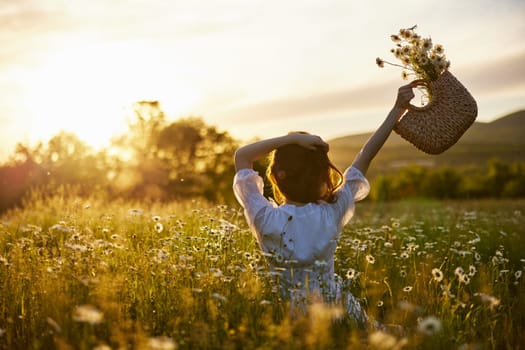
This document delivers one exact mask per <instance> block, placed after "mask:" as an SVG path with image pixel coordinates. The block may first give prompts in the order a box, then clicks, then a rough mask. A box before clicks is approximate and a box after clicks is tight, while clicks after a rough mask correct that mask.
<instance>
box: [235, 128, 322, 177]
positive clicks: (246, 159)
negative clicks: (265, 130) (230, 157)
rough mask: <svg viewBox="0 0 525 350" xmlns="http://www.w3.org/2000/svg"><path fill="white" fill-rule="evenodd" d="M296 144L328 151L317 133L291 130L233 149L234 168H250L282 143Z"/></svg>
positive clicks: (282, 144)
mask: <svg viewBox="0 0 525 350" xmlns="http://www.w3.org/2000/svg"><path fill="white" fill-rule="evenodd" d="M289 144H297V145H299V146H302V147H305V148H308V149H313V150H315V149H322V150H323V151H325V152H328V144H327V143H326V142H324V141H323V139H322V138H320V137H319V136H317V135H311V134H307V133H303V132H292V133H289V134H288V135H284V136H280V137H275V138H271V139H267V140H262V141H257V142H254V143H251V144H249V145H246V146H242V147H241V148H239V149H238V150H237V151H235V156H234V163H235V169H236V170H237V171H239V170H240V169H245V168H252V166H253V162H254V161H255V160H257V159H258V158H260V157H262V156H263V155H265V154H268V153H269V152H271V151H273V150H274V149H277V148H279V147H281V146H284V145H289Z"/></svg>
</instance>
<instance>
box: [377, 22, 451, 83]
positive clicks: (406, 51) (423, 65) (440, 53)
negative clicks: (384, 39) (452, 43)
mask: <svg viewBox="0 0 525 350" xmlns="http://www.w3.org/2000/svg"><path fill="white" fill-rule="evenodd" d="M415 29H416V26H413V27H412V28H408V29H401V30H399V34H393V35H391V36H390V39H392V41H393V42H394V43H395V44H396V47H395V48H393V49H391V50H390V52H392V54H393V55H394V56H395V57H396V58H397V59H398V60H400V61H401V63H402V65H399V64H396V63H391V62H388V61H385V60H383V59H381V58H379V57H378V58H376V64H377V65H378V66H379V67H384V65H385V63H386V64H389V65H392V66H398V67H401V68H403V71H402V72H401V76H402V77H403V79H407V78H408V77H409V76H410V75H414V76H415V77H416V78H417V79H422V80H424V81H427V82H431V81H434V80H437V78H438V77H439V76H440V75H441V73H443V72H444V71H445V70H447V69H448V68H449V67H450V61H447V59H446V57H445V49H444V48H443V46H442V45H440V44H436V45H434V44H433V43H432V39H431V38H430V37H428V38H422V37H421V36H420V35H419V34H417V33H416V32H415Z"/></svg>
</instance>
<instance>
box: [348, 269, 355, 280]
mask: <svg viewBox="0 0 525 350" xmlns="http://www.w3.org/2000/svg"><path fill="white" fill-rule="evenodd" d="M356 275H357V273H356V271H355V270H354V269H352V268H349V269H348V271H346V278H347V279H349V280H352V279H354V278H355V276H356Z"/></svg>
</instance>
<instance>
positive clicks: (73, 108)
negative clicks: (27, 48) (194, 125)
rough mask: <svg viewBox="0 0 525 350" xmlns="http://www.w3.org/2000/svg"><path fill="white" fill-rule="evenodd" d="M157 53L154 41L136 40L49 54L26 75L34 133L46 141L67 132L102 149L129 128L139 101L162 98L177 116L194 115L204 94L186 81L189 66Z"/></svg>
mask: <svg viewBox="0 0 525 350" xmlns="http://www.w3.org/2000/svg"><path fill="white" fill-rule="evenodd" d="M157 51H158V50H157V49H156V48H155V47H153V46H151V44H146V43H143V42H133V41H130V42H126V43H116V44H111V45H110V44H93V45H85V46H79V47H68V48H66V49H63V50H62V51H59V52H54V53H53V54H49V55H47V56H46V57H45V58H44V59H43V60H42V61H41V62H40V64H39V65H38V68H37V69H36V71H35V72H34V74H33V75H32V76H30V77H29V76H26V77H25V78H26V79H25V82H24V83H25V84H27V86H28V88H27V91H28V92H27V94H26V95H25V96H24V101H23V104H22V105H23V106H24V107H23V108H25V109H26V113H27V115H28V116H30V120H31V124H30V126H29V128H28V130H27V132H28V137H29V138H30V139H31V140H32V141H36V140H41V139H44V140H46V139H48V138H50V137H52V136H53V135H55V134H57V133H58V132H59V131H60V130H65V131H68V132H73V133H75V134H76V135H77V136H78V137H79V138H80V139H81V140H82V141H84V142H86V143H87V144H88V145H90V146H92V147H94V148H100V147H103V146H106V145H108V144H109V142H110V140H111V138H112V137H113V136H115V135H117V134H120V133H122V132H125V130H126V128H127V122H128V121H129V117H130V107H131V106H132V104H133V102H136V101H139V100H145V99H147V100H158V101H160V103H161V106H162V107H163V108H165V107H166V106H167V107H168V109H173V110H174V112H175V113H177V116H180V115H184V114H189V113H191V109H192V108H193V107H194V106H195V104H196V103H197V102H198V100H199V99H200V94H199V93H198V91H197V90H196V89H195V88H192V87H191V86H188V85H187V84H186V82H185V81H184V79H180V75H181V74H182V73H181V71H180V70H181V69H183V68H184V67H181V65H180V64H177V65H175V64H173V63H170V62H168V61H166V59H164V58H163V57H162V56H163V55H161V54H160V52H157ZM165 111H166V109H165ZM167 114H169V113H168V112H167Z"/></svg>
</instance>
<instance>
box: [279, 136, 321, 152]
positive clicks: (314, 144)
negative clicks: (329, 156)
mask: <svg viewBox="0 0 525 350" xmlns="http://www.w3.org/2000/svg"><path fill="white" fill-rule="evenodd" d="M288 136H290V137H291V138H292V142H291V143H295V144H297V145H299V146H301V147H304V148H308V149H311V150H317V149H321V150H323V151H325V152H328V150H329V149H330V146H329V145H328V143H326V142H325V141H323V139H322V138H321V137H320V136H317V135H312V134H307V133H304V132H292V133H289V134H288Z"/></svg>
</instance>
